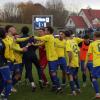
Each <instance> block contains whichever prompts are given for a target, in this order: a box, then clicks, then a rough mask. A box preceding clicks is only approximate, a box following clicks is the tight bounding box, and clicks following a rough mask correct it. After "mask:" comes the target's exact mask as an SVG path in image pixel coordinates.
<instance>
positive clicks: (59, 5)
mask: <svg viewBox="0 0 100 100" xmlns="http://www.w3.org/2000/svg"><path fill="white" fill-rule="evenodd" d="M46 8H47V14H50V15H53V22H54V26H56V27H64V26H65V20H66V17H67V16H68V11H67V10H65V8H64V4H63V2H62V0H48V1H47V2H46Z"/></svg>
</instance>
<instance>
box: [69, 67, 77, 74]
mask: <svg viewBox="0 0 100 100" xmlns="http://www.w3.org/2000/svg"><path fill="white" fill-rule="evenodd" d="M69 74H70V75H73V76H77V74H78V67H76V68H72V67H71V68H70V67H69Z"/></svg>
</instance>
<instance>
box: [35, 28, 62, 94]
mask: <svg viewBox="0 0 100 100" xmlns="http://www.w3.org/2000/svg"><path fill="white" fill-rule="evenodd" d="M53 31H54V30H53V28H52V27H46V28H45V34H46V35H45V36H42V37H37V36H35V39H36V40H40V41H44V42H45V49H46V55H47V60H48V66H49V73H50V77H51V80H52V84H53V85H55V88H56V90H57V92H61V91H62V88H61V85H60V82H59V79H58V77H57V74H56V72H57V69H58V56H57V53H56V51H55V45H54V36H53V35H52V34H53Z"/></svg>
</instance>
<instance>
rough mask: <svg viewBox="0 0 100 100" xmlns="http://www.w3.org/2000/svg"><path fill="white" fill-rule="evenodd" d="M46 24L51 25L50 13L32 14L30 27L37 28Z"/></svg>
mask: <svg viewBox="0 0 100 100" xmlns="http://www.w3.org/2000/svg"><path fill="white" fill-rule="evenodd" d="M47 26H53V16H52V15H34V16H32V29H33V31H34V30H38V29H40V28H44V27H47Z"/></svg>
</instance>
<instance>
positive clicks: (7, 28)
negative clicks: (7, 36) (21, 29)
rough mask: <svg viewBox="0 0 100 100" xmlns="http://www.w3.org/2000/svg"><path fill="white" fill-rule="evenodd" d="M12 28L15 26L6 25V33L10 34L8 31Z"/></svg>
mask: <svg viewBox="0 0 100 100" xmlns="http://www.w3.org/2000/svg"><path fill="white" fill-rule="evenodd" d="M11 27H14V26H13V25H6V26H5V31H6V32H7V33H8V30H9V29H10V28H11Z"/></svg>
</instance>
